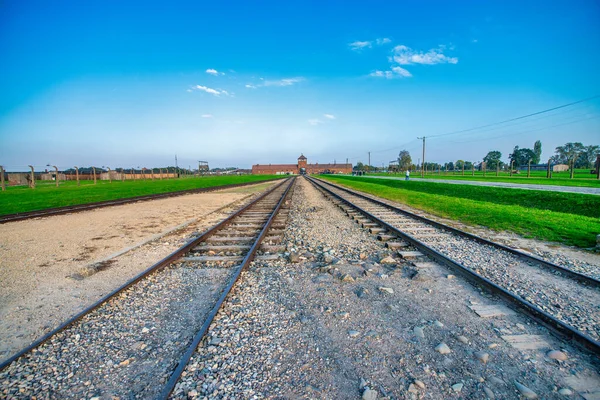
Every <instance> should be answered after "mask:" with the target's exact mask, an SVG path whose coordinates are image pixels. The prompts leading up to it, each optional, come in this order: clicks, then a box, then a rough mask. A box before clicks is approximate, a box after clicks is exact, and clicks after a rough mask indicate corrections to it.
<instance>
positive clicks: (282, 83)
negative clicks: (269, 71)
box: [261, 76, 305, 86]
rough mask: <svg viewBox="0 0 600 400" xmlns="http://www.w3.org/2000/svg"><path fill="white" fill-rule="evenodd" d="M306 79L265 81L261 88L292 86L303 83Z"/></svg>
mask: <svg viewBox="0 0 600 400" xmlns="http://www.w3.org/2000/svg"><path fill="white" fill-rule="evenodd" d="M304 80H305V79H304V78H303V77H301V76H299V77H295V78H284V79H279V80H276V81H264V83H263V84H262V85H261V86H292V85H294V84H296V83H299V82H303V81H304Z"/></svg>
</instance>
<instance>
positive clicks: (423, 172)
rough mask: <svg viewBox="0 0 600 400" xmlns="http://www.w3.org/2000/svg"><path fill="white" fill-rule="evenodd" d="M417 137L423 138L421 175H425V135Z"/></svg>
mask: <svg viewBox="0 0 600 400" xmlns="http://www.w3.org/2000/svg"><path fill="white" fill-rule="evenodd" d="M417 139H423V163H422V164H421V177H424V176H425V168H424V167H423V166H424V165H425V136H423V137H418V138H417Z"/></svg>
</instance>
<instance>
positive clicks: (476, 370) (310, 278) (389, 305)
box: [172, 180, 600, 399]
mask: <svg viewBox="0 0 600 400" xmlns="http://www.w3.org/2000/svg"><path fill="white" fill-rule="evenodd" d="M290 215H291V217H290V218H291V221H290V223H289V224H288V227H287V228H286V240H287V247H288V251H289V253H290V258H291V260H294V261H296V262H282V261H278V262H255V263H254V264H253V266H252V267H251V268H250V269H249V270H248V271H247V272H246V273H244V275H243V276H242V279H241V281H240V282H239V284H238V286H236V288H235V289H234V292H233V293H232V296H231V297H230V298H229V299H228V300H227V301H226V302H225V304H224V306H223V308H222V309H221V310H220V312H219V314H218V315H217V317H216V319H215V321H214V323H213V325H212V326H211V328H210V330H209V333H208V339H207V340H206V341H205V342H203V343H201V344H200V346H199V347H198V349H197V352H196V354H195V355H194V356H193V358H192V360H191V361H190V363H189V364H188V367H187V369H186V371H185V373H184V376H183V377H182V380H181V381H180V383H179V384H178V386H177V387H176V389H175V391H174V392H173V395H172V397H173V398H176V399H183V398H335V399H352V398H359V397H361V396H362V397H363V398H366V399H373V398H376V397H375V396H379V397H382V396H383V397H387V398H390V399H401V398H407V399H417V398H431V399H441V398H486V396H487V398H502V399H518V398H521V396H522V393H529V395H531V393H530V392H527V391H526V389H524V388H523V387H522V386H518V385H517V383H518V384H523V385H524V386H527V388H528V389H529V390H531V391H532V392H535V393H537V396H539V397H540V398H544V399H558V398H563V397H562V394H561V393H559V390H561V391H562V393H567V392H568V391H572V392H575V391H579V393H583V394H586V395H589V396H592V395H594V393H596V395H598V394H600V378H599V377H598V375H597V374H596V369H595V366H594V362H596V361H595V359H594V358H593V357H590V356H589V355H587V354H586V353H580V352H579V351H578V350H577V349H576V348H573V347H570V346H569V345H568V344H565V343H561V342H558V341H557V340H556V339H554V338H553V337H552V336H550V335H549V334H548V332H547V330H546V329H545V328H542V327H539V326H538V325H536V324H534V323H532V322H531V321H530V320H528V319H527V318H524V317H522V316H520V315H518V314H513V315H505V316H503V317H498V318H480V317H479V316H477V314H475V313H474V312H473V311H472V310H471V308H470V307H471V306H473V305H477V304H497V303H498V300H497V299H495V298H494V297H489V296H486V295H483V294H482V293H479V292H478V291H477V290H476V289H474V288H473V287H471V286H470V285H469V284H466V283H464V282H462V281H460V280H458V279H448V278H447V276H448V274H449V271H448V270H446V269H444V268H442V267H440V266H438V265H436V264H433V265H431V266H430V267H429V268H427V269H426V270H418V269H417V268H416V267H415V266H414V265H413V264H412V263H410V262H406V261H401V260H395V262H394V263H393V264H388V265H385V264H382V263H381V261H382V260H383V259H384V258H386V257H388V256H390V255H393V253H392V252H391V251H389V250H387V249H385V248H384V247H383V245H382V244H381V243H378V242H377V241H376V240H375V238H374V236H372V235H369V234H367V233H366V231H364V230H362V229H360V228H358V226H357V225H356V224H355V223H353V222H352V221H351V220H350V219H349V218H348V217H346V216H345V215H344V214H343V213H342V212H341V211H340V210H339V209H338V208H336V207H334V206H333V205H332V204H331V203H330V202H328V201H326V200H325V199H324V198H323V197H322V196H321V195H320V194H319V193H318V192H317V191H316V190H315V189H314V188H312V186H310V184H309V183H308V182H306V181H305V180H300V181H299V182H298V183H297V188H296V190H295V192H294V195H293V201H292V212H291V214H290ZM415 272H418V273H417V274H415ZM511 334H512V335H519V334H530V335H539V337H540V338H543V340H544V343H546V345H545V346H543V347H541V348H540V349H537V350H518V349H516V348H514V347H512V346H511V345H509V344H508V343H507V342H506V341H505V340H504V339H503V338H502V336H505V335H511ZM441 343H444V344H446V345H447V347H448V348H449V352H448V353H446V354H442V353H440V352H439V351H437V350H436V347H438V345H440V344H441ZM552 349H556V350H558V349H561V350H562V351H563V354H564V355H565V356H566V359H565V360H563V361H556V360H554V359H551V358H549V357H548V351H549V350H552ZM444 353H445V352H444ZM484 360H485V361H484ZM586 379H587V380H586ZM594 385H597V386H596V387H597V390H596V389H594ZM595 390H596V392H594V391H595ZM590 398H591V397H590Z"/></svg>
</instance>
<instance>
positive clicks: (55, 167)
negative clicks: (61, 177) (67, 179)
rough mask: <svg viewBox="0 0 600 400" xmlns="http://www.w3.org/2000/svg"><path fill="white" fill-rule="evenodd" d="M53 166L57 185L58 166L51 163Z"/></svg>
mask: <svg viewBox="0 0 600 400" xmlns="http://www.w3.org/2000/svg"><path fill="white" fill-rule="evenodd" d="M53 167H54V169H55V170H56V187H58V167H57V166H56V165H53Z"/></svg>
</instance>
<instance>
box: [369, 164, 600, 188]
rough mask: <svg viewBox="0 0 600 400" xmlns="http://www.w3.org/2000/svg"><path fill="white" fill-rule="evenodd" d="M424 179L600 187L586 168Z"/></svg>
mask: <svg viewBox="0 0 600 400" xmlns="http://www.w3.org/2000/svg"><path fill="white" fill-rule="evenodd" d="M370 175H380V176H394V177H400V178H401V177H403V176H404V174H403V173H401V174H388V173H376V174H370ZM411 176H412V177H415V178H420V177H421V174H420V172H418V171H417V172H412V173H411ZM425 179H448V180H466V181H489V182H508V183H516V184H533V185H556V186H582V187H598V188H600V180H598V179H595V175H592V174H590V171H589V170H588V169H584V170H583V169H578V170H575V174H574V178H573V179H570V178H569V172H568V171H567V172H554V173H553V175H552V179H547V178H546V171H531V177H530V178H528V177H527V171H521V172H520V173H519V174H513V176H510V175H509V173H508V172H500V173H499V175H498V176H496V171H492V172H489V171H488V172H487V173H486V174H485V176H483V172H480V171H475V175H474V176H472V175H471V171H465V175H464V176H463V175H462V172H448V173H447V174H445V173H444V172H443V171H442V173H441V174H439V175H438V173H437V172H435V173H431V171H430V172H429V173H428V174H426V175H425Z"/></svg>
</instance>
